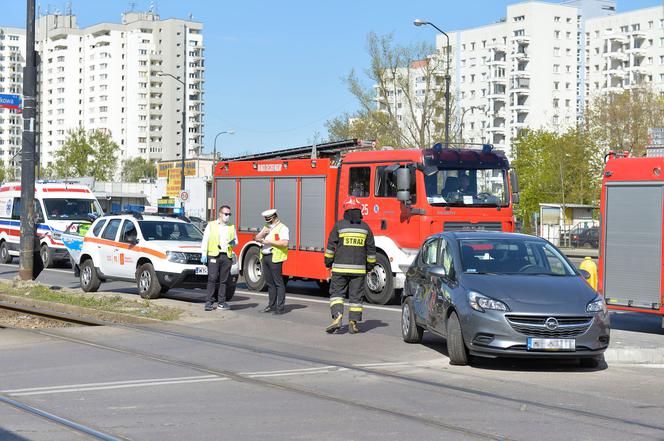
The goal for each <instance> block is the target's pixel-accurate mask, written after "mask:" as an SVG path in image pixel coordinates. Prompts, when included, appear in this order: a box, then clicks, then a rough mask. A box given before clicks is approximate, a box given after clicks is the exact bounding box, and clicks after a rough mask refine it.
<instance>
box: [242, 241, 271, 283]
mask: <svg viewBox="0 0 664 441" xmlns="http://www.w3.org/2000/svg"><path fill="white" fill-rule="evenodd" d="M242 275H243V276H244V282H245V283H246V284H247V287H248V288H249V289H250V290H252V291H262V290H263V288H265V277H263V268H262V267H261V260H260V249H259V248H258V247H252V248H250V249H249V250H248V251H247V254H245V256H244V261H243V262H242Z"/></svg>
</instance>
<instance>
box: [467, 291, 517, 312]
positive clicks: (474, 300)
mask: <svg viewBox="0 0 664 441" xmlns="http://www.w3.org/2000/svg"><path fill="white" fill-rule="evenodd" d="M468 303H470V307H471V308H473V309H474V310H475V311H479V312H484V310H485V309H494V310H496V311H509V310H510V309H509V308H508V307H507V305H506V304H504V303H503V302H501V301H499V300H496V299H492V298H491V297H487V296H485V295H483V294H480V293H478V292H475V291H468Z"/></svg>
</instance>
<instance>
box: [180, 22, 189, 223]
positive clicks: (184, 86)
mask: <svg viewBox="0 0 664 441" xmlns="http://www.w3.org/2000/svg"><path fill="white" fill-rule="evenodd" d="M183 34H184V35H183V37H184V45H183V46H184V53H183V54H182V55H183V58H182V67H183V69H184V73H183V75H182V81H181V83H182V170H180V190H181V191H184V189H185V185H184V183H185V182H184V180H185V173H184V162H185V159H186V157H187V134H186V133H185V131H186V129H187V51H188V48H187V25H184V32H183ZM181 207H182V214H183V215H184V201H182V205H181Z"/></svg>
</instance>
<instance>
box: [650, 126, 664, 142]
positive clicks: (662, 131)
mask: <svg viewBox="0 0 664 441" xmlns="http://www.w3.org/2000/svg"><path fill="white" fill-rule="evenodd" d="M648 144H649V145H651V146H656V145H664V127H659V128H650V129H648Z"/></svg>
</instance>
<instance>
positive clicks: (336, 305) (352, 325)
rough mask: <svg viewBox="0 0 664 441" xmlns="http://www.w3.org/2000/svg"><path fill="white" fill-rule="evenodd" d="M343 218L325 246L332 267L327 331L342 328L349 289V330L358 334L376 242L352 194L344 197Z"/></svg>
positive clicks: (328, 263) (334, 228) (373, 262)
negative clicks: (367, 275) (346, 197)
mask: <svg viewBox="0 0 664 441" xmlns="http://www.w3.org/2000/svg"><path fill="white" fill-rule="evenodd" d="M343 208H344V218H343V219H342V220H339V221H337V223H336V224H334V227H333V228H332V231H331V232H330V237H329V238H328V240H327V249H326V250H325V266H326V267H327V268H331V269H332V280H331V281H330V312H331V314H332V323H330V324H329V325H328V326H327V328H325V331H326V332H328V333H329V334H332V333H333V332H335V331H336V330H338V329H339V328H341V322H342V318H343V312H344V297H345V295H346V291H348V297H349V307H348V309H349V317H348V318H349V322H348V332H350V333H351V334H357V333H358V332H360V331H359V328H358V327H357V322H359V321H361V320H362V296H363V295H364V283H365V279H366V274H367V270H371V269H372V268H373V267H374V265H375V264H376V245H375V244H374V236H373V233H372V232H371V228H369V226H368V225H367V224H366V223H364V222H363V221H362V210H361V209H362V205H361V204H360V201H359V200H358V199H357V198H356V197H354V196H350V197H349V198H348V199H346V200H345V201H344V204H343Z"/></svg>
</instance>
